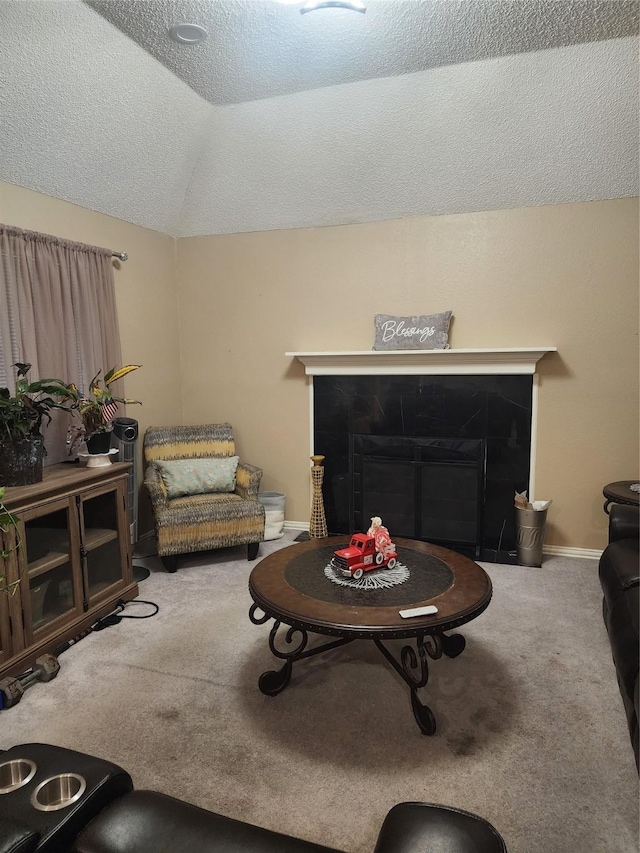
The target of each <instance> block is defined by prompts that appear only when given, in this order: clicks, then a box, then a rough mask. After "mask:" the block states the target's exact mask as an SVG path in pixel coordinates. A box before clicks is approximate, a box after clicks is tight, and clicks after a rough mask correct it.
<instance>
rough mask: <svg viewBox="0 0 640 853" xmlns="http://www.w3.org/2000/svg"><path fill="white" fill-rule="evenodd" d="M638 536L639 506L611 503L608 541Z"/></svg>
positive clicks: (639, 529)
mask: <svg viewBox="0 0 640 853" xmlns="http://www.w3.org/2000/svg"><path fill="white" fill-rule="evenodd" d="M639 537H640V508H638V507H637V506H626V505H625V504H612V505H611V509H610V510H609V542H617V541H618V540H619V539H638V538H639Z"/></svg>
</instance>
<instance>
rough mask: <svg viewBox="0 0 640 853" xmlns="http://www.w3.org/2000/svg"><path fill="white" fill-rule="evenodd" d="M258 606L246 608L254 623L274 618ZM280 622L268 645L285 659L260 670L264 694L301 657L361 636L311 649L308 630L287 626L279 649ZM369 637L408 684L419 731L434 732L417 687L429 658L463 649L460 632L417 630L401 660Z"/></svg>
mask: <svg viewBox="0 0 640 853" xmlns="http://www.w3.org/2000/svg"><path fill="white" fill-rule="evenodd" d="M260 609H261V608H259V607H258V605H257V604H253V605H252V606H251V609H250V611H249V618H250V619H251V621H252V622H253V624H254V625H264V624H265V622H268V621H269V620H270V619H272V618H274V617H272V616H270V615H269V614H268V613H264V612H263V615H262V616H257V615H256V611H257V610H260ZM282 624H283V623H282V622H281V621H280V620H279V619H275V620H274V624H273V626H272V628H271V631H270V632H269V648H270V649H271V653H272V654H273V655H274V656H275V657H277V658H279V659H280V660H283V661H284V665H283V666H282V667H281V668H280V669H278V670H268V671H267V672H263V673H262V675H261V676H260V678H259V679H258V687H259V688H260V690H261V692H262V693H264V694H265V695H266V696H277V695H278V693H280V692H281V691H282V690H284V688H285V687H286V686H287V684H288V683H289V681H290V680H291V673H292V670H293V664H294V663H296V662H297V661H299V660H304V658H308V657H312V656H313V655H319V654H322V652H326V651H329V650H330V649H335V648H338V646H345V645H346V644H347V643H352V642H353V641H354V640H357V639H364V637H363V636H362V635H360V636H343V637H340V638H339V639H337V640H332V641H331V642H328V643H324V644H323V645H321V646H314V647H313V648H311V649H307V642H308V639H309V635H308V632H307V631H306V630H305V629H304V628H297V627H288V630H287V632H286V634H285V637H284V639H285V642H286V648H285V649H278V648H277V647H276V636H277V634H278V630H279V629H280V627H281V626H282ZM285 626H286V623H285ZM296 634H298V635H299V637H300V639H299V640H298V642H297V643H296V642H295V641H294V637H295V635H296ZM372 639H373V641H374V643H375V644H376V646H377V647H378V649H379V650H380V652H381V653H382V654H383V655H384V657H385V658H386V659H387V660H388V661H389V663H390V664H391V666H392V667H393V668H394V669H395V671H396V672H397V673H398V675H399V676H400V677H401V678H402V680H403V681H404V682H405V683H406V684H407V685H408V686H409V690H410V695H411V709H412V711H413V716H414V717H415V719H416V722H417V724H418V726H419V728H420V731H421V732H422V734H425V735H432V734H434V733H435V730H436V719H435V717H434V715H433V711H432V710H431V708H429V707H428V706H427V705H425V704H423V703H422V702H421V701H420V699H419V697H418V690H419V689H420V688H421V687H425V685H426V684H427V682H428V680H429V658H431V659H432V660H438V658H440V657H442V655H443V654H445V655H446V656H447V657H450V658H455V657H457V656H458V655H459V654H461V653H462V652H463V650H464V647H465V639H464V637H463V636H462V635H461V634H449V635H447V634H444V633H443V632H438V633H434V634H426V633H424V632H419V633H417V634H416V637H415V643H416V650H417V654H416V650H414V648H413V646H411V645H408V644H407V645H406V646H403V647H402V649H401V651H400V660H397V659H396V658H395V657H394V655H393V654H392V652H391V651H390V650H389V649H388V648H387V647H386V646H385V645H384V643H383V642H382V640H380V639H378V638H376V637H373V638H372Z"/></svg>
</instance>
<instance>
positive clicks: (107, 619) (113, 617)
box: [93, 598, 160, 631]
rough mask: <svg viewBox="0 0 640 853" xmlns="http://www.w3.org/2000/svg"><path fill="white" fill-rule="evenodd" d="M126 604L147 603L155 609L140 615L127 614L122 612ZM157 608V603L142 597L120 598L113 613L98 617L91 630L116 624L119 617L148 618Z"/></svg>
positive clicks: (153, 614) (154, 613)
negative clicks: (133, 598) (132, 598)
mask: <svg viewBox="0 0 640 853" xmlns="http://www.w3.org/2000/svg"><path fill="white" fill-rule="evenodd" d="M127 604H148V605H150V606H151V607H154V608H155V610H153V611H152V612H151V613H145V614H143V615H142V616H134V615H133V614H127V613H123V612H122V611H123V610H124V608H125V607H126V606H127ZM159 610H160V607H159V605H157V604H156V603H155V602H154V601H145V600H144V599H142V598H137V599H135V600H133V601H124V600H123V599H120V600H119V601H118V604H117V606H116V609H115V610H114V611H113V613H108V614H107V615H106V616H103V617H102V619H98V621H97V622H96V623H95V624H94V625H93V630H94V631H102V630H103V629H104V628H108V627H109V626H110V625H117V624H118V623H119V622H120V620H121V619H150V618H151V617H152V616H155V615H156V613H157V612H158V611H159Z"/></svg>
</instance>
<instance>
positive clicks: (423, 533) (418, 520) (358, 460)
mask: <svg viewBox="0 0 640 853" xmlns="http://www.w3.org/2000/svg"><path fill="white" fill-rule="evenodd" d="M485 465H486V442H485V441H484V439H452V438H422V437H415V436H404V435H402V436H387V435H352V436H351V442H350V452H349V473H350V477H351V484H350V487H349V489H348V497H349V499H350V501H351V506H350V509H349V518H350V519H352V522H353V523H352V527H353V529H354V530H366V529H367V528H368V527H369V524H370V519H371V517H372V516H374V515H379V516H381V517H382V518H383V519H384V523H385V525H386V526H387V527H388V528H389V529H390V530H393V533H394V535H395V536H404V537H406V538H409V539H422V540H424V541H427V542H434V543H436V544H446V545H448V546H452V545H456V546H459V547H462V548H465V549H470V548H471V549H473V550H474V552H475V550H476V549H477V548H479V547H480V544H481V531H482V519H483V507H484V471H485Z"/></svg>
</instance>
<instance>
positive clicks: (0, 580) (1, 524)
mask: <svg viewBox="0 0 640 853" xmlns="http://www.w3.org/2000/svg"><path fill="white" fill-rule="evenodd" d="M5 491H6V489H5V487H4V486H0V530H1V531H2V532H3V533H8V531H9V529H10V528H11V527H13V528H15V531H16V532H15V536H16V544H15V546H14V547H13V548H0V557H2V558H3V559H4V560H6V559H7V558H8V557H9V556H11V552H12V551H16V550H17V549H18V548H19V546H20V528H19V527H18V519H17V518H16V517H15V515H12V514H11V513H10V512H9V510H8V509H7V508H6V506H5V505H4V503H3V502H2V499H3V498H4V493H5ZM19 586H20V580H17V581H13V582H12V583H9V582H8V581H7V576H6V574H4V573H3V572H0V593H3V592H4V593H5V594H6V595H15V594H16V592H17V590H18V587H19Z"/></svg>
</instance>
